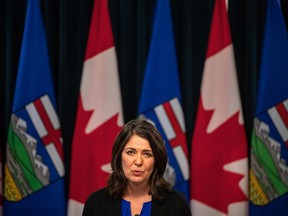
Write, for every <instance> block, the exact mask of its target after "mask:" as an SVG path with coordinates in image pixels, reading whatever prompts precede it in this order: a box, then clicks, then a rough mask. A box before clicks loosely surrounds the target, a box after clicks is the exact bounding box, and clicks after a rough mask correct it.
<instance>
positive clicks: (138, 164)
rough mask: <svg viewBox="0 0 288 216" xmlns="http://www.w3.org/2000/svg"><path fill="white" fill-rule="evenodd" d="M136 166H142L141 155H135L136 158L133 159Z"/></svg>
mask: <svg viewBox="0 0 288 216" xmlns="http://www.w3.org/2000/svg"><path fill="white" fill-rule="evenodd" d="M134 164H135V165H136V166H138V167H139V166H141V165H142V157H141V154H137V156H136V158H135V163H134Z"/></svg>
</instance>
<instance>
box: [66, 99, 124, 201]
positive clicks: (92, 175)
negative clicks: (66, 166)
mask: <svg viewBox="0 0 288 216" xmlns="http://www.w3.org/2000/svg"><path fill="white" fill-rule="evenodd" d="M91 115H92V111H85V110H84V109H83V106H82V101H81V97H80V99H79V103H78V115H77V120H76V127H75V132H74V138H73V146H72V147H73V149H72V158H71V175H70V176H71V181H70V184H71V185H70V198H72V199H75V200H77V201H79V202H82V203H84V202H85V200H86V199H87V197H88V196H89V195H90V193H91V192H93V191H95V190H98V189H100V188H102V187H104V186H105V185H106V181H107V177H108V176H109V173H107V172H105V171H103V170H101V166H102V165H105V164H108V163H109V162H110V160H111V153H112V147H113V143H114V139H115V138H116V136H117V134H118V132H119V131H120V129H121V127H118V126H117V118H118V114H116V115H114V116H112V117H111V118H110V119H109V120H107V121H106V122H104V123H103V124H102V125H101V126H100V127H98V128H96V129H95V130H94V131H92V132H91V133H90V134H87V133H85V128H86V126H87V123H88V121H89V119H90V116H91Z"/></svg>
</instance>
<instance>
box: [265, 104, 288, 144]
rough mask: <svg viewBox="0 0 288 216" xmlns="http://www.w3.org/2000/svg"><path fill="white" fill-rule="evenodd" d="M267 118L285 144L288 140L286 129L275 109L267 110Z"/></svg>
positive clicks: (287, 130)
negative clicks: (270, 120)
mask: <svg viewBox="0 0 288 216" xmlns="http://www.w3.org/2000/svg"><path fill="white" fill-rule="evenodd" d="M268 113H269V116H270V118H271V119H272V121H273V123H274V125H275V127H276V128H277V130H278V132H279V134H280V136H281V137H282V139H283V141H284V142H286V141H287V140H288V129H287V127H286V125H285V124H284V122H283V120H282V118H281V116H280V115H279V113H278V111H277V109H276V107H272V108H270V109H269V110H268Z"/></svg>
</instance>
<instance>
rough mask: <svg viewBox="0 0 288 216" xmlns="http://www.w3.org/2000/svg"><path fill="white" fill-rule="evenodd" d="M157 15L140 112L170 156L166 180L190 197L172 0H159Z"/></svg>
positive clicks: (156, 9)
mask: <svg viewBox="0 0 288 216" xmlns="http://www.w3.org/2000/svg"><path fill="white" fill-rule="evenodd" d="M154 16H155V18H154V26H153V32H152V39H151V42H150V50H149V56H148V61H147V65H146V71H145V77H144V81H143V86H142V94H141V99H140V105H139V115H140V117H142V118H145V119H148V120H150V121H151V122H153V123H154V124H155V126H156V127H157V128H158V130H159V131H160V133H161V134H162V137H163V139H164V140H165V143H166V149H167V152H168V157H169V159H168V160H169V161H168V166H167V169H166V172H165V179H166V180H167V181H168V182H170V183H172V185H173V186H174V189H175V190H177V191H180V192H182V193H183V194H184V195H185V196H186V198H187V200H188V197H189V189H188V186H189V185H188V181H189V164H188V150H187V142H186V130H185V123H184V116H183V110H182V105H181V93H180V84H179V77H178V65H177V58H176V49H175V44H174V33H173V26H172V17H171V11H170V1H162V0H160V1H157V3H156V8H155V14H154Z"/></svg>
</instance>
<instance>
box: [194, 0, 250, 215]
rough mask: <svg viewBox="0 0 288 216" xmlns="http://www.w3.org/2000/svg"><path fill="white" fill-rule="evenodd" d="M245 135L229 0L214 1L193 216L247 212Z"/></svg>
mask: <svg viewBox="0 0 288 216" xmlns="http://www.w3.org/2000/svg"><path fill="white" fill-rule="evenodd" d="M247 149H248V147H247V139H246V135H245V128H244V122H243V116H242V108H241V102H240V94H239V87H238V83H237V74H236V68H235V60H234V51H233V45H232V40H231V35H230V28H229V22H228V16H227V8H226V5H225V0H215V8H214V12H213V17H212V22H211V31H210V37H209V43H208V50H207V54H206V61H205V65H204V72H203V78H202V85H201V94H200V100H199V104H198V113H197V119H196V125H195V130H194V134H193V138H192V148H191V209H192V214H193V215H194V216H198V215H199V216H205V215H221V216H222V215H241V216H243V215H248V158H247V154H248V151H247Z"/></svg>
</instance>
